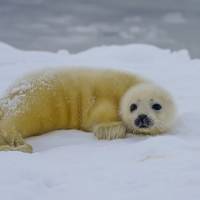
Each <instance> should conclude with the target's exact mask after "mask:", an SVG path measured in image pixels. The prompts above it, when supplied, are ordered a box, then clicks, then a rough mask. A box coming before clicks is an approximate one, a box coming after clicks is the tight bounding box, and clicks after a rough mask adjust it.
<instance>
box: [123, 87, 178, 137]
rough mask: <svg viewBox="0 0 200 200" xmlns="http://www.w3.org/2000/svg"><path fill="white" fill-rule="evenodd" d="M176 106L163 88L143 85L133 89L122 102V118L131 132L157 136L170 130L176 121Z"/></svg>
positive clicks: (129, 90)
mask: <svg viewBox="0 0 200 200" xmlns="http://www.w3.org/2000/svg"><path fill="white" fill-rule="evenodd" d="M175 113H176V112H175V104H174V102H173V100H172V97H171V96H170V94H169V93H168V92H167V91H165V90H163V89H162V88H160V87H158V86H156V85H153V84H150V83H142V84H139V85H136V86H133V87H131V88H130V89H128V91H127V92H126V93H125V94H124V96H123V97H122V99H121V102H120V116H121V118H122V121H123V122H124V124H125V125H126V126H127V128H128V130H129V131H132V132H133V133H136V134H147V135H156V134H159V133H163V132H166V131H167V130H169V129H170V128H171V126H172V124H173V122H174V120H175Z"/></svg>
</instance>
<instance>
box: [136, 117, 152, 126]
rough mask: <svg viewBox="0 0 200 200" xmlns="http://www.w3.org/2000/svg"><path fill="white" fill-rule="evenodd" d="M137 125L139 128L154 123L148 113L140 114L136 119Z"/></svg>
mask: <svg viewBox="0 0 200 200" xmlns="http://www.w3.org/2000/svg"><path fill="white" fill-rule="evenodd" d="M135 125H136V126H137V127H138V128H149V127H151V126H152V125H153V122H152V120H151V119H150V118H149V117H148V116H147V115H145V114H140V115H139V116H138V117H137V119H136V120H135Z"/></svg>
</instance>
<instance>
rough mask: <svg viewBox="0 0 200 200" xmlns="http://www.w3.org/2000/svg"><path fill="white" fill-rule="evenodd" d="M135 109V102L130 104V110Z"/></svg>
mask: <svg viewBox="0 0 200 200" xmlns="http://www.w3.org/2000/svg"><path fill="white" fill-rule="evenodd" d="M134 110H137V105H136V104H135V103H133V104H131V106H130V111H131V112H133V111H134Z"/></svg>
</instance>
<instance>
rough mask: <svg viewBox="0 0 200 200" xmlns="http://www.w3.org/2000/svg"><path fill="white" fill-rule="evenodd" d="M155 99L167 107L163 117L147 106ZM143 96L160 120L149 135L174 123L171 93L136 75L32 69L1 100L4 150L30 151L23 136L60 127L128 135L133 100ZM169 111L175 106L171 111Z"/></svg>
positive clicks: (101, 135)
mask: <svg viewBox="0 0 200 200" xmlns="http://www.w3.org/2000/svg"><path fill="white" fill-rule="evenodd" d="M140 88H141V89H140ZM152 88H153V90H152ZM154 89H155V91H154ZM143 92H144V93H143ZM151 98H155V100H160V101H162V102H164V104H165V106H166V110H165V111H164V112H163V114H162V115H159V116H160V117H159V118H156V117H157V115H156V114H153V113H152V110H150V109H148V108H147V107H148V106H147V104H148V103H147V102H149V100H150V99H151ZM138 100H141V107H140V112H147V113H149V114H151V115H152V117H154V119H155V121H156V120H158V119H159V120H160V122H159V128H158V127H157V129H156V130H155V129H152V130H150V132H148V134H149V133H150V134H154V131H155V133H158V132H164V131H165V130H166V129H168V128H169V127H170V125H171V122H172V121H173V117H174V104H173V101H172V100H171V97H170V95H168V93H166V92H164V91H163V90H162V89H160V88H159V89H158V87H157V86H153V85H151V84H150V83H148V82H146V81H145V80H144V79H142V78H140V77H138V76H137V75H133V74H130V73H124V72H120V71H115V70H92V69H62V70H47V71H42V72H38V73H35V74H31V75H29V76H26V77H24V78H22V79H21V80H19V81H17V82H16V83H15V84H14V85H13V86H12V87H10V88H9V90H8V91H7V93H6V94H5V95H4V96H3V97H2V98H1V99H0V110H1V120H0V150H19V151H25V152H31V151H32V148H31V146H30V145H28V144H26V143H24V140H23V138H26V137H30V136H35V135H41V134H43V133H46V132H49V131H53V130H59V129H80V130H84V131H91V132H94V134H95V135H96V136H97V138H99V139H115V138H123V137H125V136H126V133H127V130H130V131H133V130H135V128H134V127H132V126H131V123H132V122H133V121H132V120H134V119H133V116H134V114H133V113H131V114H130V113H129V111H128V110H129V105H130V103H131V102H132V101H138ZM167 109H169V110H167ZM168 111H170V112H171V111H172V112H171V114H170V115H168V114H169V113H168ZM138 112H139V111H138ZM161 116H162V117H161ZM160 126H162V127H160Z"/></svg>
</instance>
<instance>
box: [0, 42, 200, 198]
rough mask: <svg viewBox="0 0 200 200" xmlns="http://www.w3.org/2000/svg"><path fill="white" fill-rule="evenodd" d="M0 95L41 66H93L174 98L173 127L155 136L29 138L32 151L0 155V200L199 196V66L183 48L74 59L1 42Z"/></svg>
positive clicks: (110, 51)
mask: <svg viewBox="0 0 200 200" xmlns="http://www.w3.org/2000/svg"><path fill="white" fill-rule="evenodd" d="M0 52H1V53H0V94H3V92H4V91H5V90H6V89H7V88H8V86H9V85H10V84H11V83H12V82H13V81H14V80H16V79H18V78H19V77H20V76H22V75H23V74H25V73H27V72H31V71H35V70H37V69H41V68H50V67H52V68H57V67H58V66H74V67H76V66H91V67H102V68H107V67H109V68H116V69H123V70H126V71H131V72H134V73H138V74H140V75H142V76H145V77H147V78H148V79H152V80H154V81H155V82H156V83H158V84H160V85H161V86H163V87H165V88H167V89H168V90H169V91H170V92H171V93H172V95H173V96H174V98H175V100H176V104H177V107H178V117H177V121H176V126H175V127H174V128H173V130H172V131H170V132H169V133H167V134H164V135H161V136H154V137H150V136H146V137H145V136H129V137H127V138H126V139H119V140H113V141H98V140H97V139H96V138H95V137H94V136H93V134H91V133H85V132H81V131H76V130H68V131H64V130H63V131H55V132H53V133H50V134H46V135H42V136H39V137H33V138H29V139H27V142H28V143H30V144H32V145H33V148H34V151H35V152H34V153H33V154H26V153H21V152H0V162H1V165H0V172H1V178H0V197H1V199H4V200H13V199H15V200H27V199H31V200H40V199H41V200H44V199H48V200H55V199H73V200H79V199H81V200H82V199H87V200H90V199H91V200H94V199H95V200H102V199H106V200H107V199H109V200H110V199H115V200H121V199H123V200H132V199H139V200H146V199H162V200H171V199H182V200H184V199H185V200H188V199H192V200H199V198H200V190H199V186H200V170H199V169H200V159H199V154H200V135H199V128H198V123H199V122H200V115H199V113H200V106H199V102H200V94H199V92H198V91H199V83H200V81H199V75H200V68H199V66H200V60H198V59H196V60H192V59H191V58H190V56H189V54H188V52H187V51H186V50H181V51H178V52H171V51H170V50H164V49H159V48H157V47H155V46H148V45H142V44H137V45H136V44H130V45H126V46H102V47H96V48H92V49H89V50H87V51H84V52H80V53H78V54H70V53H69V52H68V51H66V50H60V51H58V52H56V53H50V52H34V51H21V50H18V49H14V48H12V47H10V46H8V45H6V44H3V43H0Z"/></svg>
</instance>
